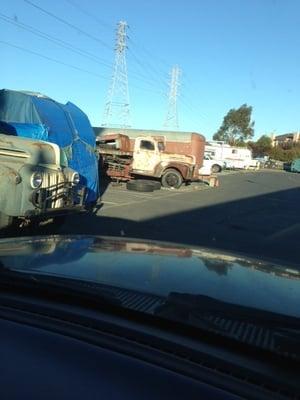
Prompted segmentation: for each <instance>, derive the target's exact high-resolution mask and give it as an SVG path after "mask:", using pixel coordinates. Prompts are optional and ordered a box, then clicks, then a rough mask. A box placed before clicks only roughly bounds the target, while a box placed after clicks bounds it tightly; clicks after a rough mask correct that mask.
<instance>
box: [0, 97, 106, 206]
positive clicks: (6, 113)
mask: <svg viewBox="0 0 300 400" xmlns="http://www.w3.org/2000/svg"><path fill="white" fill-rule="evenodd" d="M0 121H4V122H6V123H8V124H9V125H11V127H12V128H13V129H15V131H16V135H18V136H23V137H31V138H33V139H40V140H46V141H49V142H52V143H56V144H57V145H58V146H59V147H61V148H62V149H63V150H64V151H65V153H66V156H67V158H68V164H69V166H70V167H71V168H73V169H74V170H76V171H77V172H78V173H79V174H80V177H81V184H83V185H85V186H86V187H87V189H88V195H87V201H86V202H87V203H89V202H93V201H95V200H96V199H97V198H98V196H99V181H98V160H97V157H96V153H95V146H96V143H95V134H94V132H93V129H92V127H91V124H90V122H89V120H88V117H87V116H86V115H85V114H84V113H83V112H82V111H81V110H80V109H79V108H78V107H76V106H75V105H74V104H72V103H70V102H68V103H67V104H60V103H58V102H56V101H54V100H52V99H50V98H49V97H46V96H43V95H41V94H38V93H31V92H22V91H13V90H6V89H3V90H0Z"/></svg>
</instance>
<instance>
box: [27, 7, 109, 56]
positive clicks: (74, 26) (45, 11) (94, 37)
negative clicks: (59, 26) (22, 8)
mask: <svg viewBox="0 0 300 400" xmlns="http://www.w3.org/2000/svg"><path fill="white" fill-rule="evenodd" d="M24 1H25V3H27V4H29V5H31V6H32V7H34V8H36V9H37V10H39V11H41V12H43V13H44V14H47V15H49V16H50V17H52V18H54V19H56V20H57V21H60V22H61V23H63V24H65V25H67V26H68V27H70V28H72V29H74V30H75V31H76V32H79V33H81V34H83V35H85V36H87V37H88V38H90V39H92V40H94V41H96V42H98V43H100V44H102V46H104V47H106V48H108V49H109V50H112V48H111V47H110V46H109V45H108V44H107V43H105V42H104V41H103V40H101V39H99V38H97V37H96V36H93V35H91V34H90V33H88V32H86V31H84V30H83V29H81V28H78V27H77V26H76V25H73V24H71V23H70V22H68V21H66V20H65V19H63V18H61V17H58V16H57V15H55V14H53V13H52V12H50V11H48V10H46V9H44V8H42V7H40V6H38V5H37V4H35V3H33V2H31V1H30V0H24Z"/></svg>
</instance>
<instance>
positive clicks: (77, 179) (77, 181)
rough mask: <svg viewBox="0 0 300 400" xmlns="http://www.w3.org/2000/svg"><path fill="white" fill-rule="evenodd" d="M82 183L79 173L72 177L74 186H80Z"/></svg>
mask: <svg viewBox="0 0 300 400" xmlns="http://www.w3.org/2000/svg"><path fill="white" fill-rule="evenodd" d="M79 182H80V176H79V174H78V173H77V172H75V174H73V176H72V183H73V185H78V184H79Z"/></svg>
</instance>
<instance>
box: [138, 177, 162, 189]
mask: <svg viewBox="0 0 300 400" xmlns="http://www.w3.org/2000/svg"><path fill="white" fill-rule="evenodd" d="M135 182H141V183H146V184H147V185H149V184H150V185H152V186H153V189H154V190H159V189H160V188H161V183H160V182H159V181H154V180H151V179H136V180H135Z"/></svg>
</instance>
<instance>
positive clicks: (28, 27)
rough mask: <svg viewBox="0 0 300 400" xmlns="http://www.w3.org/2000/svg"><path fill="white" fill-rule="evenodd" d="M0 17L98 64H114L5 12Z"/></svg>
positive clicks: (109, 65)
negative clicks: (10, 16) (15, 18)
mask: <svg viewBox="0 0 300 400" xmlns="http://www.w3.org/2000/svg"><path fill="white" fill-rule="evenodd" d="M0 19H2V20H3V21H5V22H7V23H9V24H12V25H15V26H17V27H19V28H21V29H24V30H26V31H27V32H30V33H32V34H34V35H36V36H38V37H41V38H42V39H46V40H48V41H50V42H51V43H54V44H56V45H58V46H61V47H63V48H65V49H68V50H70V51H72V52H73V53H76V54H79V55H81V56H83V57H86V58H89V59H90V60H91V61H94V62H96V63H98V64H101V65H104V66H106V67H108V68H111V67H112V65H111V64H108V63H107V62H106V61H103V60H102V59H101V58H99V57H97V56H95V55H94V54H91V53H89V52H87V51H85V50H82V49H80V48H79V47H75V46H73V45H72V44H70V43H68V42H65V41H64V40H61V39H58V38H56V37H55V36H52V35H49V34H48V33H45V32H42V31H40V30H39V29H36V28H34V27H33V26H31V25H27V24H24V23H22V22H20V21H16V20H14V19H13V18H9V17H8V16H6V15H5V14H2V13H0Z"/></svg>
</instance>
